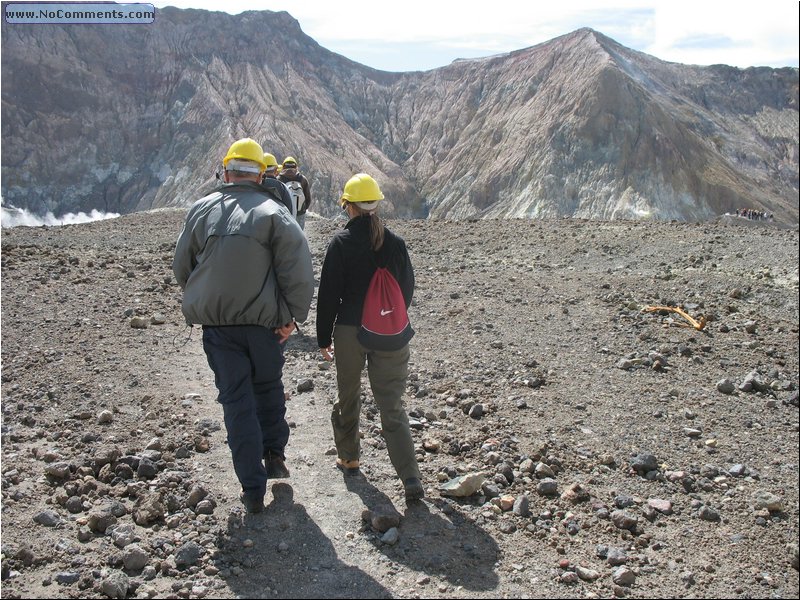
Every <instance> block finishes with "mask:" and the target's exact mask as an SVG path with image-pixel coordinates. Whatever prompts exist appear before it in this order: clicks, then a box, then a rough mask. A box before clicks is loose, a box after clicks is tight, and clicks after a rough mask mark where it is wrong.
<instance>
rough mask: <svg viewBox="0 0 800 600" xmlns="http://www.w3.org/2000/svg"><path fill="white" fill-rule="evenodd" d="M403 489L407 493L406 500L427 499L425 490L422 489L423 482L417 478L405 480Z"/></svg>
mask: <svg viewBox="0 0 800 600" xmlns="http://www.w3.org/2000/svg"><path fill="white" fill-rule="evenodd" d="M403 488H404V489H405V492H406V500H422V499H423V498H424V497H425V489H424V488H423V487H422V482H421V481H420V480H419V479H417V478H416V477H409V478H408V479H404V480H403Z"/></svg>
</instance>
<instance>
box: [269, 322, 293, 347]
mask: <svg viewBox="0 0 800 600" xmlns="http://www.w3.org/2000/svg"><path fill="white" fill-rule="evenodd" d="M294 330H295V324H294V321H290V322H289V323H287V324H286V325H284V326H283V327H276V328H275V329H274V330H273V331H274V332H275V335H277V336H278V338H279V339H278V341H279V342H280V343H281V344H282V343H283V342H285V341H286V340H288V339H289V336H290V335H292V332H293V331H294Z"/></svg>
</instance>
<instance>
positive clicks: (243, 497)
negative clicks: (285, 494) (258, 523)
mask: <svg viewBox="0 0 800 600" xmlns="http://www.w3.org/2000/svg"><path fill="white" fill-rule="evenodd" d="M239 500H240V501H241V503H242V504H244V507H245V509H246V510H247V512H248V513H249V514H256V513H260V512H264V496H253V495H251V494H247V493H245V492H242V493H241V494H240V496H239Z"/></svg>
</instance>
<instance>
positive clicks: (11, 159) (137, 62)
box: [2, 8, 800, 224]
mask: <svg viewBox="0 0 800 600" xmlns="http://www.w3.org/2000/svg"><path fill="white" fill-rule="evenodd" d="M2 34H3V35H2V69H3V80H2V120H3V126H2V136H3V162H2V169H3V172H2V175H3V190H2V193H3V198H4V200H5V201H6V202H8V203H10V204H12V205H15V206H18V207H20V208H26V209H29V210H32V211H34V212H38V213H44V212H46V211H48V210H50V211H53V212H55V213H56V214H59V213H63V212H67V211H76V210H84V211H88V210H91V209H93V208H95V209H99V210H103V211H114V212H122V213H127V212H133V211H138V210H146V209H149V208H154V207H163V206H180V205H185V204H188V203H190V202H191V201H193V200H195V199H196V198H197V197H199V195H200V194H202V192H203V191H205V190H206V189H208V188H209V187H210V186H212V185H213V183H214V179H213V173H214V170H215V168H216V166H217V164H218V162H219V159H220V156H221V155H222V154H223V153H224V151H225V148H226V147H227V145H228V144H229V143H230V142H231V141H232V140H234V139H236V138H237V137H242V136H245V135H249V136H252V137H254V138H256V139H258V140H259V141H261V143H262V144H263V145H264V147H265V149H267V150H269V151H272V152H273V153H275V154H276V155H278V156H279V157H281V156H284V155H286V154H292V155H295V156H298V157H299V159H300V162H301V167H302V168H303V170H304V171H305V172H306V174H307V175H309V177H310V179H311V180H312V181H313V190H314V195H315V207H314V208H315V209H316V210H317V211H318V212H319V213H321V214H323V215H328V216H329V215H332V214H334V213H335V212H336V205H335V203H334V202H333V200H334V199H335V198H336V196H337V194H338V193H339V192H340V190H341V187H342V185H343V184H344V182H345V181H346V180H347V178H349V176H350V175H351V174H352V173H353V172H356V171H362V170H363V171H368V172H370V173H373V174H374V175H375V176H376V177H377V178H378V179H379V181H381V184H382V186H383V187H384V191H385V193H386V195H387V198H389V199H390V202H391V206H389V207H387V208H390V211H389V212H390V213H391V214H394V215H396V216H401V217H409V216H415V217H419V216H423V217H424V216H431V217H433V218H448V219H449V218H475V217H500V218H506V217H534V218H548V217H560V216H573V217H580V218H603V219H606V218H638V219H650V218H652V219H659V220H665V219H678V220H703V219H707V218H710V217H713V216H715V215H718V214H720V213H724V212H731V211H733V210H735V209H737V208H742V207H748V208H756V209H759V210H766V211H768V212H772V213H774V214H775V216H776V218H777V219H778V220H781V221H783V222H788V223H793V224H794V223H797V220H798V200H797V198H798V156H799V155H800V151H798V135H797V132H798V123H799V122H800V121H799V120H798V70H797V69H795V68H785V69H771V68H751V69H745V70H742V69H736V68H732V67H726V66H722V65H716V66H712V67H698V66H689V65H680V64H675V63H666V62H664V61H661V60H658V59H656V58H654V57H651V56H648V55H645V54H642V53H640V52H635V51H633V50H630V49H628V48H625V47H623V46H621V45H620V44H618V43H616V42H614V41H613V40H611V39H610V38H608V37H606V36H604V35H602V34H600V33H599V32H596V31H593V30H591V29H580V30H578V31H575V32H573V33H571V34H568V35H565V36H562V37H559V38H556V39H554V40H551V41H549V42H546V43H544V44H540V45H537V46H534V47H531V48H527V49H523V50H519V51H516V52H510V53H507V54H503V55H499V56H493V57H488V58H485V59H478V60H463V61H456V62H454V63H453V64H451V65H448V66H446V67H442V68H440V69H434V70H432V71H427V72H412V73H387V72H382V71H377V70H375V69H371V68H368V67H365V66H363V65H359V64H357V63H355V62H353V61H350V60H348V59H346V58H345V57H342V56H340V55H337V54H335V53H333V52H330V51H328V50H326V49H325V48H322V47H321V46H319V44H317V43H316V42H315V41H314V40H313V39H311V38H310V37H308V36H307V35H305V34H304V33H303V32H302V30H301V29H300V26H299V24H298V23H297V21H296V20H295V19H293V18H292V17H291V16H290V15H289V14H288V13H285V12H279V13H272V12H269V11H259V12H248V13H243V14H241V15H237V16H231V15H227V14H224V13H211V12H207V11H199V10H179V9H172V8H167V9H162V10H160V11H159V13H158V18H157V19H156V23H155V24H153V25H152V26H115V27H113V28H112V27H107V28H98V27H94V28H92V27H91V26H70V27H66V26H56V25H46V26H41V27H36V28H31V27H19V26H13V25H8V24H6V23H3V25H2ZM387 204H388V203H387Z"/></svg>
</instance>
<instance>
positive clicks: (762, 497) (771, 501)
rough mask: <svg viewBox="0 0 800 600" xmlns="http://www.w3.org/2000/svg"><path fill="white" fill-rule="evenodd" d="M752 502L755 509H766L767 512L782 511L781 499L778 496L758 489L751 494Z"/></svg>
mask: <svg viewBox="0 0 800 600" xmlns="http://www.w3.org/2000/svg"><path fill="white" fill-rule="evenodd" d="M753 504H754V507H755V509H756V510H760V509H766V510H768V511H769V512H783V500H782V499H781V497H780V496H777V495H775V494H773V493H772V492H768V491H766V490H759V491H757V492H756V493H755V494H753Z"/></svg>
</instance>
